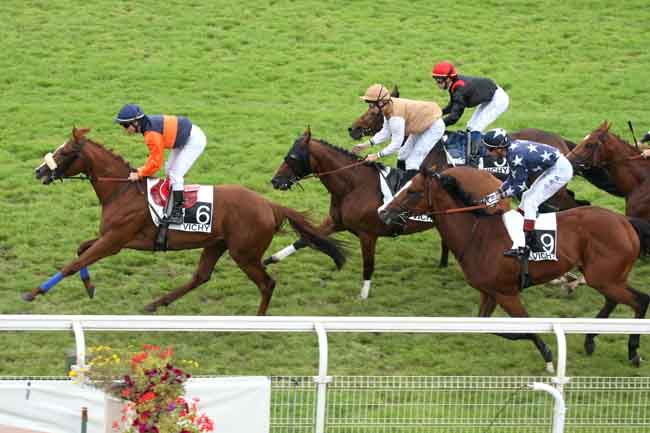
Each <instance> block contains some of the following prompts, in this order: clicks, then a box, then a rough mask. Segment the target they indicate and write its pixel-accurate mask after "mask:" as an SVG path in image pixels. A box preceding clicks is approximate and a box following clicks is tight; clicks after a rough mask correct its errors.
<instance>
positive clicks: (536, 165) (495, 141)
mask: <svg viewBox="0 0 650 433" xmlns="http://www.w3.org/2000/svg"><path fill="white" fill-rule="evenodd" d="M483 141H484V144H485V146H486V147H487V148H488V149H489V151H490V152H491V153H493V154H496V155H498V156H500V157H505V158H506V161H507V163H508V165H509V167H510V174H509V176H508V178H507V179H506V180H505V182H503V184H502V185H501V186H500V187H499V189H498V190H496V191H495V192H493V193H491V194H488V195H487V196H485V197H484V198H483V200H482V201H483V202H484V203H485V204H487V205H488V206H494V205H496V204H497V203H498V202H499V200H501V199H502V198H505V197H512V196H516V195H518V194H520V193H523V194H522V196H521V203H520V204H519V208H518V209H517V211H518V212H519V213H521V214H522V215H523V216H524V220H523V227H519V226H517V227H513V225H515V223H514V222H513V220H512V219H509V220H506V219H505V218H504V222H505V223H506V229H507V230H508V233H509V234H510V237H511V238H512V241H513V247H512V248H511V249H510V250H508V251H506V252H505V253H504V255H506V256H511V257H512V256H521V255H524V254H526V253H527V251H528V247H530V246H531V242H532V241H533V236H532V235H533V232H534V230H535V220H536V219H537V209H538V208H539V206H540V205H541V204H542V203H544V202H545V201H546V200H547V199H548V198H550V197H551V196H552V195H553V194H555V192H556V191H557V190H559V189H560V188H562V187H563V186H564V185H566V184H567V183H568V182H569V180H571V178H572V177H573V167H572V166H571V163H570V162H569V160H568V159H567V158H566V157H565V156H564V155H562V154H561V153H560V151H559V150H557V149H556V148H554V147H551V146H548V145H546V144H542V143H537V142H534V141H527V140H512V138H511V137H510V135H508V133H507V132H506V131H505V130H503V129H500V128H499V129H493V130H491V131H488V132H487V133H486V134H485V136H484V137H483ZM531 174H533V175H535V174H539V176H538V177H537V179H536V180H535V181H534V182H533V183H532V185H530V188H528V186H527V184H526V182H527V180H528V176H529V175H531ZM504 215H505V214H504ZM522 228H523V231H524V234H525V235H524V236H521V235H522V233H521V229H522Z"/></svg>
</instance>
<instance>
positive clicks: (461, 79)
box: [431, 61, 510, 156]
mask: <svg viewBox="0 0 650 433" xmlns="http://www.w3.org/2000/svg"><path fill="white" fill-rule="evenodd" d="M431 76H432V78H433V79H434V80H435V81H436V84H437V85H438V88H440V89H441V90H449V103H448V104H447V106H446V107H445V108H443V110H442V114H444V115H446V117H445V118H444V122H445V125H446V126H450V125H453V124H455V123H456V122H458V120H459V119H460V118H461V116H462V115H463V112H464V111H465V108H472V107H476V106H478V108H477V109H476V111H474V114H472V117H471V118H470V119H469V122H467V132H469V134H470V137H471V139H470V141H471V144H470V145H471V155H473V156H476V155H477V154H478V146H479V144H480V137H481V132H483V131H484V130H485V128H487V127H488V125H490V123H492V122H494V121H495V120H496V119H497V118H498V117H499V116H500V115H501V114H503V113H504V112H505V111H506V110H507V109H508V104H509V102H510V98H509V97H508V94H507V93H506V92H505V91H504V90H503V89H502V88H501V87H499V86H497V84H496V83H495V82H494V81H492V80H491V79H489V78H481V77H470V76H467V75H458V73H457V72H456V68H455V67H454V65H453V64H451V63H450V62H446V61H445V62H439V63H437V64H436V65H435V66H434V67H433V70H432V71H431Z"/></svg>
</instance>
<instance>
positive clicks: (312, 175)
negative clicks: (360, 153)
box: [300, 159, 368, 180]
mask: <svg viewBox="0 0 650 433" xmlns="http://www.w3.org/2000/svg"><path fill="white" fill-rule="evenodd" d="M366 162H368V161H366V160H365V159H362V160H361V161H357V162H355V163H352V164H349V165H344V166H343V167H339V168H337V169H335V170H330V171H323V172H321V173H311V174H308V175H307V176H305V177H303V178H302V179H300V180H306V179H310V178H317V177H321V176H327V175H329V174H334V173H336V172H339V171H343V170H347V169H348V168H352V167H356V166H358V165H361V164H363V163H366Z"/></svg>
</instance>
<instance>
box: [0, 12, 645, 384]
mask: <svg viewBox="0 0 650 433" xmlns="http://www.w3.org/2000/svg"><path fill="white" fill-rule="evenodd" d="M607 6H609V4H608V3H607V2H604V1H593V2H562V1H539V2H521V1H512V0H511V1H505V2H504V1H499V2H496V1H488V2H482V3H481V4H480V6H479V5H478V4H475V3H463V2H457V3H454V4H453V6H452V5H448V4H445V5H440V4H435V3H432V2H429V1H426V2H425V1H412V2H407V3H396V2H386V1H368V0H360V1H355V2H343V1H328V2H321V1H311V0H305V1H300V2H297V1H292V0H279V1H275V0H271V1H259V2H254V3H253V2H235V3H233V2H226V1H221V0H217V1H210V2H208V1H196V0H190V1H183V2H181V1H177V0H171V1H167V2H153V1H149V0H144V1H140V2H137V3H134V2H129V1H111V2H109V1H106V0H91V1H87V2H83V3H72V2H69V1H64V0H48V1H41V0H28V1H17V0H6V1H4V2H2V3H0V17H1V18H2V22H3V32H2V38H1V39H0V47H2V53H3V56H2V58H1V59H0V69H1V70H2V71H3V74H2V77H1V78H0V91H1V94H2V100H1V102H0V115H2V119H3V126H2V128H0V176H1V177H2V179H4V184H3V185H2V187H1V188H0V210H1V211H2V217H3V218H2V223H0V294H1V295H2V299H3V302H2V304H0V313H2V314H126V315H135V314H141V313H142V307H143V306H144V305H145V304H147V303H149V302H150V301H151V300H152V299H153V298H155V297H159V296H161V295H162V294H164V293H166V292H168V291H169V290H171V289H173V288H175V287H177V286H179V285H181V284H183V283H185V282H186V281H187V280H188V279H189V278H190V277H191V275H192V272H194V269H195V266H196V263H197V262H198V257H199V254H200V253H199V252H198V251H183V252H173V253H165V254H152V253H147V252H135V251H123V252H120V253H119V254H118V255H115V256H113V257H109V258H106V259H104V260H102V261H100V262H99V263H97V264H94V265H93V266H91V267H90V273H91V276H92V278H93V281H94V283H95V284H96V285H97V290H98V293H97V297H96V298H95V299H94V300H89V299H88V298H87V297H86V295H85V290H84V289H83V285H82V284H81V282H80V281H79V278H78V277H77V276H74V277H71V278H68V279H66V280H64V281H62V282H61V283H59V284H58V285H57V286H56V287H55V288H54V289H53V290H52V291H51V292H50V293H49V294H48V295H47V296H45V297H42V298H39V299H37V300H36V301H35V302H33V303H31V304H26V303H24V302H23V301H21V300H20V297H19V295H20V293H21V292H24V291H28V290H31V289H32V288H33V287H36V286H37V285H39V284H40V283H42V282H43V281H44V280H46V279H47V278H49V277H50V276H51V275H52V274H54V273H55V272H56V271H57V270H58V269H60V268H61V267H62V266H63V265H64V264H66V263H68V262H69V261H71V260H73V259H74V258H75V257H76V250H77V247H78V245H79V244H80V243H81V242H82V241H84V240H87V239H91V238H94V237H96V236H97V232H98V226H99V215H100V209H99V207H98V206H97V198H96V196H95V194H94V192H93V191H92V189H91V188H90V186H89V185H88V184H84V183H80V182H67V183H64V184H58V183H57V184H54V185H51V186H49V187H44V186H41V185H40V184H39V183H38V182H37V181H35V180H34V178H33V169H34V168H35V167H36V166H38V165H39V164H40V163H41V162H42V156H43V154H45V153H46V152H48V151H52V150H53V149H54V148H56V147H57V146H58V145H59V144H61V143H62V142H63V141H64V140H65V139H66V138H67V137H68V136H69V134H70V130H71V128H72V126H73V125H77V126H84V127H92V128H93V130H92V131H91V132H90V137H92V138H93V139H95V140H96V141H99V142H101V143H103V144H105V145H106V146H107V147H109V148H112V149H114V150H115V151H116V152H117V153H119V154H121V155H123V156H124V157H125V158H126V159H128V160H129V161H130V162H131V163H132V165H134V166H138V165H140V164H141V163H142V162H143V161H144V158H145V157H146V154H147V150H146V147H145V146H144V145H143V143H142V141H141V139H140V138H137V137H136V138H133V137H127V136H126V135H125V134H124V133H123V131H122V129H121V128H119V127H117V126H115V125H114V124H113V123H112V118H113V116H114V115H115V113H116V112H117V110H118V109H119V108H120V106H121V105H122V104H123V103H126V102H138V103H139V104H141V106H142V107H143V108H144V109H145V111H147V112H150V113H170V114H174V113H175V114H186V115H188V116H189V117H190V119H192V120H193V121H194V122H195V123H197V124H198V125H200V126H201V127H202V129H203V130H204V131H205V132H206V134H207V136H208V147H207V149H206V151H205V152H204V154H203V155H202V157H201V158H200V159H199V161H198V162H197V163H196V164H195V166H194V167H193V168H192V170H191V171H190V173H189V176H188V181H189V182H196V183H207V184H213V183H214V184H218V183H239V184H243V185H245V186H247V187H250V188H252V189H254V190H256V191H258V192H260V193H262V194H264V195H265V196H267V197H269V198H271V199H273V200H275V201H278V202H280V203H283V204H285V205H288V206H291V207H294V208H297V209H301V210H308V211H310V212H311V214H312V215H313V216H314V218H315V219H321V218H323V217H324V216H325V215H326V214H327V210H328V205H329V197H328V195H327V192H326V191H325V189H324V188H323V186H322V185H321V184H320V183H319V182H318V181H306V182H305V183H304V188H305V190H304V191H301V190H300V189H298V190H294V191H292V192H279V191H274V190H273V189H272V187H271V185H270V183H269V181H270V179H271V177H272V175H273V173H274V171H275V169H276V168H277V167H278V166H279V165H280V163H281V161H282V158H283V157H284V155H285V154H286V152H287V150H288V149H289V147H290V145H291V144H292V143H293V141H294V139H295V138H296V137H297V136H298V135H299V134H300V133H301V132H302V131H303V129H304V128H305V127H306V126H308V125H310V126H311V128H312V131H313V134H314V136H315V137H318V138H324V139H327V140H328V141H329V142H331V143H334V144H337V145H340V146H343V147H349V146H351V145H352V144H353V142H352V140H351V139H350V138H349V137H348V136H347V127H348V126H349V125H350V124H351V123H352V121H353V120H354V119H355V118H356V117H357V116H358V115H359V114H360V113H361V112H362V111H363V110H364V108H365V107H364V106H363V104H361V103H360V102H359V99H358V95H360V94H362V92H363V91H364V90H365V88H366V87H367V86H368V85H369V84H371V83H373V82H382V83H384V84H386V85H388V86H390V85H393V84H398V85H399V86H400V90H401V92H402V94H403V95H404V96H405V97H409V98H413V99H427V100H434V101H437V102H438V103H440V104H441V105H444V104H445V103H446V101H447V95H446V94H445V93H444V92H440V91H438V90H437V89H436V88H435V86H434V84H433V82H432V80H431V78H430V70H431V67H432V66H433V64H434V63H435V62H436V61H437V60H440V59H449V60H452V61H454V62H456V64H457V66H458V68H459V70H460V71H461V73H465V74H468V75H486V76H490V77H492V78H494V79H495V80H496V81H497V82H498V83H499V84H501V85H502V86H503V87H504V88H505V89H506V90H507V91H508V93H509V95H510V98H511V106H510V109H509V111H508V112H507V113H506V114H504V115H503V116H502V118H501V119H500V120H499V122H498V126H502V127H505V128H507V129H518V128H522V127H536V128H541V129H546V130H549V131H554V132H558V133H561V134H562V135H564V136H566V137H567V138H569V139H572V140H574V141H579V140H580V139H581V137H583V136H584V135H585V134H586V133H588V132H590V131H591V130H593V129H595V128H596V127H597V126H598V124H599V123H600V122H601V121H603V120H605V119H607V120H610V121H612V122H613V125H614V126H613V130H614V132H616V133H617V134H619V135H621V136H623V137H629V135H628V133H627V128H626V125H625V123H626V121H627V120H628V119H631V120H632V121H634V122H635V124H636V126H637V128H638V129H639V131H637V136H638V135H639V132H640V130H642V129H644V128H646V127H648V122H650V120H648V119H649V116H648V100H649V98H648V96H650V89H649V88H648V84H647V83H648V72H647V65H648V64H650V51H648V50H647V41H648V40H649V37H650V26H648V21H649V18H650V10H649V9H648V8H647V2H645V1H641V0H630V1H626V2H625V4H624V5H621V7H617V8H611V7H607ZM470 115H471V113H466V114H465V116H464V118H463V119H462V120H461V123H462V125H464V122H465V121H467V119H469V116H470ZM462 125H461V126H459V127H462ZM387 162H388V163H391V164H392V163H394V161H393V160H388V161H387ZM571 188H572V189H574V190H575V191H576V192H577V196H578V197H580V198H586V199H589V200H591V201H592V202H593V203H594V204H597V205H600V206H606V207H609V208H611V209H615V210H617V211H623V209H624V203H623V201H622V200H621V199H618V198H614V197H611V196H608V195H606V194H605V193H603V192H601V191H598V190H596V189H595V188H594V187H592V186H591V185H590V184H588V183H586V182H585V181H584V180H582V179H574V180H573V181H572V182H571ZM218 211H219V210H218V209H217V212H218ZM337 237H338V238H339V239H343V240H345V241H347V242H348V244H349V246H350V253H351V254H350V260H349V262H348V264H347V266H346V267H345V268H344V269H343V270H342V271H341V272H335V270H334V267H333V265H332V263H331V261H330V260H329V259H328V258H326V257H325V256H323V255H322V254H319V253H316V252H314V251H311V250H302V251H300V252H299V253H297V254H296V255H295V256H293V257H291V258H289V259H287V260H286V261H284V262H282V263H280V264H278V265H275V266H273V267H271V268H270V273H271V274H272V276H273V277H274V278H275V279H276V280H277V287H276V290H275V294H274V298H273V299H272V301H271V305H270V308H269V313H270V314H272V315H278V316H279V315H287V316H291V315H316V316H317V315H324V316H333V315H337V316H338V315H340V316H474V315H476V312H477V306H478V299H479V295H478V292H477V291H476V290H474V289H473V288H471V287H469V286H468V285H467V284H466V283H465V282H464V280H463V275H462V272H461V270H460V268H459V266H458V264H457V263H455V262H453V261H452V263H451V265H450V268H449V269H446V270H439V269H438V268H437V258H438V255H439V237H438V234H437V233H436V232H434V231H430V232H425V233H421V234H417V235H412V236H408V237H400V238H394V239H393V238H387V239H381V240H380V241H379V242H378V246H377V257H376V268H375V274H374V278H373V287H372V290H371V294H370V298H369V299H368V300H366V301H360V300H358V299H357V294H358V292H359V289H360V287H361V279H362V277H361V258H360V251H359V247H358V241H357V240H356V238H355V237H353V236H352V235H350V234H341V235H338V236H337ZM293 240H295V235H294V234H293V233H291V232H290V231H288V232H286V233H284V234H282V235H278V236H276V238H275V240H274V242H273V244H272V246H271V248H270V249H269V253H271V252H274V251H276V250H278V249H280V248H282V247H284V246H286V245H287V244H289V243H291V242H293ZM648 282H650V268H649V267H648V266H647V264H643V263H639V264H638V265H637V266H636V268H635V270H634V272H633V274H632V284H633V286H635V287H637V288H638V289H640V290H643V291H645V292H648V291H649V289H648V286H649V284H648ZM258 302H259V293H258V291H257V289H256V287H255V286H254V285H253V284H252V283H251V282H250V281H249V280H248V279H247V278H246V276H245V275H244V274H243V273H242V272H241V271H240V270H239V269H238V268H237V266H236V265H235V264H234V263H233V262H232V261H231V260H230V259H229V258H228V257H224V258H223V259H222V260H221V261H220V262H219V263H218V264H217V267H216V269H215V272H214V274H213V276H212V279H211V280H210V281H209V282H208V283H206V284H204V285H203V286H201V287H199V288H198V289H196V290H195V291H193V292H191V293H189V294H187V295H186V296H185V297H183V298H182V299H180V300H179V301H178V302H176V303H174V304H172V305H171V306H170V307H169V308H167V309H165V310H163V311H161V314H171V315H251V314H254V312H255V309H256V307H257V304H258ZM524 302H525V304H526V306H527V308H528V311H529V312H530V314H531V316H534V317H546V316H551V317H593V316H594V315H595V314H596V312H597V311H598V310H599V309H600V308H601V306H602V304H603V299H602V296H600V295H599V294H598V293H596V292H595V291H594V290H592V289H590V288H587V287H581V288H580V289H579V290H578V292H577V293H575V294H573V295H571V296H568V297H567V296H565V295H564V294H563V293H561V292H560V290H559V289H558V288H556V287H553V286H539V287H534V288H531V289H527V291H526V292H525V293H524ZM496 314H499V315H502V314H503V313H502V312H501V311H500V310H498V311H497V313H496ZM614 315H615V316H616V317H632V316H631V312H630V310H629V308H627V307H619V309H618V310H617V311H616V312H615V314H614ZM87 338H88V340H89V342H88V343H89V344H95V345H100V344H102V345H113V346H115V345H116V344H117V343H118V342H119V343H124V342H125V341H126V342H129V343H131V344H134V345H141V343H142V342H144V341H147V342H153V343H154V344H161V345H164V346H166V345H170V344H171V345H174V347H175V348H176V349H177V350H178V351H182V352H183V353H186V354H188V356H191V358H192V359H196V360H197V361H199V362H200V364H201V366H202V367H201V370H202V371H199V372H198V373H216V374H269V375H271V374H272V375H279V374H296V375H300V374H305V375H312V374H315V371H316V365H317V360H318V354H317V348H316V340H315V337H314V336H313V335H287V334H251V335H247V334H226V333H224V334H213V333H196V334H183V335H173V334H169V333H160V334H154V335H146V336H145V335H141V334H137V333H128V334H119V335H116V334H110V333H92V334H89V335H88V336H87ZM546 340H548V341H549V342H552V341H553V336H550V335H549V336H546ZM597 342H598V347H597V350H596V353H595V354H594V356H593V357H591V358H588V357H586V356H585V355H584V351H583V349H582V337H581V336H571V337H570V338H569V372H568V373H569V374H576V375H577V374H580V375H601V376H621V375H622V376H627V375H638V374H644V372H646V373H647V367H642V369H641V370H635V369H633V368H632V367H630V366H628V363H627V360H626V337H624V336H601V337H599V338H598V340H597ZM0 343H1V344H2V347H4V348H5V350H4V351H3V354H2V356H0V374H4V375H24V374H34V375H43V374H48V375H50V374H61V373H63V366H64V355H63V352H64V349H65V348H66V347H69V346H70V345H72V339H71V338H70V336H69V335H64V334H61V333H52V334H48V333H28V334H25V333H19V332H16V333H13V332H12V333H3V334H0ZM648 344H649V343H648V339H647V337H644V338H642V347H641V351H642V353H643V351H644V347H646V349H645V350H646V351H647V345H648ZM331 345H332V347H331V349H330V368H331V373H332V374H367V375H373V374H387V375H388V374H390V375H392V374H401V375H404V374H499V375H511V374H512V375H514V374H523V375H537V374H539V373H540V372H541V370H542V367H543V363H542V362H541V359H540V358H539V355H538V353H537V352H536V350H535V349H534V347H533V345H532V344H530V343H529V342H523V343H518V342H508V341H504V340H502V339H500V338H499V337H496V336H492V335H415V336H404V335H392V334H391V335H368V334H358V335H357V334H351V335H344V336H342V335H333V336H332V337H331Z"/></svg>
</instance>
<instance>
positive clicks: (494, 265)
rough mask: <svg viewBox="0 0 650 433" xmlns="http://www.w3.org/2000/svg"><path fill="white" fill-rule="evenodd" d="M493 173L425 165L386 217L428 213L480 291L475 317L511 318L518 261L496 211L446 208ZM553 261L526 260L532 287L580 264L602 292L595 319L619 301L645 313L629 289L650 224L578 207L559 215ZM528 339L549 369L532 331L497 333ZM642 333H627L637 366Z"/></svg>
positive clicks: (648, 299)
mask: <svg viewBox="0 0 650 433" xmlns="http://www.w3.org/2000/svg"><path fill="white" fill-rule="evenodd" d="M490 178H491V176H490V175H488V174H486V173H484V172H482V171H479V170H476V169H473V168H469V167H457V168H451V169H448V170H446V171H445V172H444V173H442V174H440V173H436V172H434V171H432V170H427V169H422V170H421V171H420V173H419V174H418V175H417V176H415V177H414V178H413V179H412V181H411V184H410V185H409V187H408V188H404V189H403V190H402V191H401V192H400V193H399V194H398V195H397V196H396V197H395V198H394V199H393V201H392V202H391V203H390V204H389V206H387V208H386V209H385V210H384V211H383V212H382V214H381V218H382V219H383V220H384V221H385V222H386V223H387V224H389V223H394V222H396V221H401V220H403V218H404V214H426V213H430V214H431V215H432V216H433V217H434V218H435V222H436V228H437V229H438V231H439V232H440V235H441V236H442V238H443V239H444V240H445V242H446V243H447V245H449V248H450V249H451V251H452V252H453V253H454V255H455V256H456V258H457V260H458V262H459V263H460V265H461V267H462V269H463V273H464V274H465V278H466V280H467V282H468V283H469V284H470V285H471V286H472V287H474V288H476V289H478V290H479V291H480V292H481V303H480V307H479V316H481V317H488V316H490V315H491V314H492V313H493V311H494V309H495V308H496V305H497V304H498V305H500V306H501V308H503V309H504V310H505V311H506V312H507V313H508V314H509V315H510V316H514V317H527V316H528V313H527V312H526V309H525V308H524V306H523V304H522V302H521V297H520V295H521V294H520V292H519V262H518V261H516V260H513V259H512V258H509V257H504V256H503V254H502V253H503V252H504V251H505V250H506V249H508V248H509V247H510V245H511V240H510V237H509V236H508V234H507V232H506V230H505V227H504V225H503V222H502V220H501V217H500V216H496V215H488V214H486V213H485V211H484V210H483V211H482V210H478V211H473V212H469V211H468V212H459V213H451V212H449V210H453V209H456V210H457V209H458V208H462V207H465V206H470V205H474V204H475V200H476V198H477V196H476V195H473V196H472V195H470V194H468V193H467V192H466V191H468V190H471V189H473V188H475V186H476V185H480V184H482V183H485V182H488V181H489V179H490ZM557 226H558V233H559V236H558V240H559V242H558V245H557V252H558V254H557V255H558V261H557V262H556V261H543V262H531V263H530V264H529V273H530V277H531V278H532V285H536V284H541V283H545V282H547V281H550V280H552V279H553V278H557V277H558V276H560V275H562V274H564V273H566V272H568V271H569V270H571V269H572V268H573V267H576V266H577V267H578V268H579V269H580V270H581V271H582V273H583V274H584V277H585V279H586V280H587V284H588V285H590V286H591V287H593V288H594V289H596V290H598V291H599V292H600V293H602V294H603V296H604V297H605V306H604V307H603V308H602V309H601V310H600V312H599V313H598V315H597V317H598V318H605V317H608V316H609V314H610V313H611V312H612V310H613V309H614V307H616V305H617V304H625V305H629V306H630V307H631V308H632V309H633V310H634V313H635V317H636V318H638V319H642V318H644V317H645V315H646V311H647V309H648V304H649V303H650V296H648V295H646V294H644V293H641V292H639V291H637V290H634V289H633V288H631V287H630V286H629V284H628V275H629V273H630V271H631V270H632V267H633V265H634V263H635V262H636V260H637V258H638V257H639V256H640V255H642V254H648V253H650V223H648V222H646V221H643V220H640V219H636V218H635V219H630V218H627V217H625V216H623V215H620V214H617V213H615V212H612V211H610V210H607V209H603V208H598V207H590V206H589V207H577V208H574V209H570V210H566V211H563V212H559V213H558V214H557ZM502 336H503V337H505V338H508V339H522V338H523V339H530V340H532V341H533V342H534V343H535V345H536V346H537V348H538V350H539V351H540V353H541V354H542V357H543V358H544V360H545V361H546V362H547V368H549V367H551V366H552V364H549V363H551V362H552V354H551V352H550V350H549V349H548V347H547V346H546V344H545V343H544V342H543V341H542V340H541V339H540V338H539V337H538V336H537V335H536V334H515V335H502ZM594 337H595V335H593V334H589V335H587V336H586V339H585V349H586V351H587V353H588V354H591V353H593V351H594V348H595V342H594ZM639 340H640V338H639V335H631V336H630V338H629V342H628V357H629V359H630V361H631V362H632V363H633V364H634V365H637V366H638V365H639V363H640V361H641V357H640V356H639V354H638V351H637V349H638V347H639Z"/></svg>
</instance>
